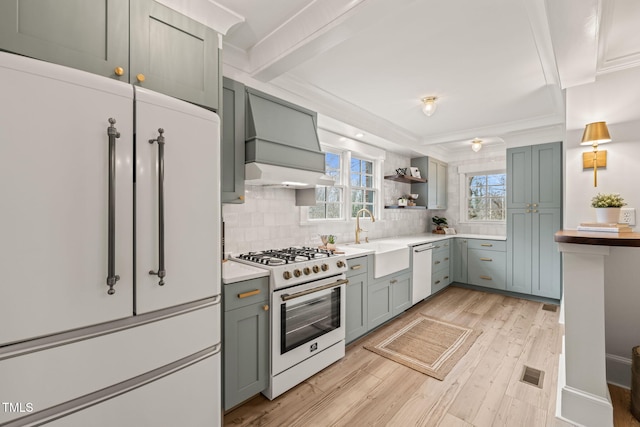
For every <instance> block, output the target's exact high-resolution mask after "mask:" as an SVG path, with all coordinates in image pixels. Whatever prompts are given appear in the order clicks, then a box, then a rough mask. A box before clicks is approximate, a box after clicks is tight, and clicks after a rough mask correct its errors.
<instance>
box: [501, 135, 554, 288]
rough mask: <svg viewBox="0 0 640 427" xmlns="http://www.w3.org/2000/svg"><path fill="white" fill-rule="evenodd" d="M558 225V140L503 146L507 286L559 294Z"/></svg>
mask: <svg viewBox="0 0 640 427" xmlns="http://www.w3.org/2000/svg"><path fill="white" fill-rule="evenodd" d="M561 224H562V143H560V142H554V143H549V144H540V145H533V146H527V147H518V148H510V149H508V150H507V245H508V247H507V286H506V289H507V290H509V291H512V292H519V293H524V294H530V295H537V296H541V297H547V298H554V299H559V298H560V293H561V257H560V253H559V252H558V249H557V247H556V244H555V242H554V240H553V235H554V234H555V232H556V231H558V230H560V228H561Z"/></svg>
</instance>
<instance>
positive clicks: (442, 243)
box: [433, 239, 451, 254]
mask: <svg viewBox="0 0 640 427" xmlns="http://www.w3.org/2000/svg"><path fill="white" fill-rule="evenodd" d="M450 247H451V240H449V239H447V240H439V241H437V242H433V253H434V254H436V253H439V252H449V248H450Z"/></svg>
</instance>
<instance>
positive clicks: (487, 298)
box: [224, 286, 622, 427]
mask: <svg viewBox="0 0 640 427" xmlns="http://www.w3.org/2000/svg"><path fill="white" fill-rule="evenodd" d="M418 313H423V314H425V315H427V316H430V317H434V318H437V319H442V320H445V321H449V322H452V323H456V324H460V325H464V326H469V327H473V328H476V329H480V330H482V332H483V333H482V335H480V337H479V338H478V339H477V340H476V342H475V343H474V345H473V346H472V347H471V348H470V350H469V351H468V353H467V354H466V355H465V356H464V357H463V358H462V359H461V360H460V361H459V362H458V364H457V365H456V366H455V367H454V368H453V370H452V371H451V372H450V373H449V374H448V376H447V377H446V378H445V380H444V381H438V380H436V379H434V378H431V377H429V376H426V375H424V374H422V373H419V372H416V371H414V370H412V369H410V368H407V367H405V366H403V365H400V364H398V363H396V362H393V361H391V360H388V359H386V358H384V357H382V356H379V355H377V354H374V353H372V352H370V351H368V350H365V349H364V348H363V344H364V343H365V342H367V341H368V340H375V339H376V337H377V336H379V335H380V334H386V333H387V331H389V330H394V328H397V324H398V322H397V321H392V322H390V323H388V324H386V325H384V326H383V327H381V328H380V329H378V330H377V331H375V332H373V333H371V334H369V335H368V336H366V337H364V338H361V339H360V340H358V341H356V342H354V343H352V344H350V345H349V346H348V347H347V354H346V356H345V357H344V358H343V359H341V360H340V361H338V362H336V363H335V364H333V365H331V366H330V367H328V368H326V369H325V370H323V371H322V372H320V373H318V374H316V375H314V376H313V377H311V378H309V379H308V380H306V381H304V382H303V383H301V384H299V385H298V386H296V387H295V388H293V389H291V390H289V391H288V392H287V393H285V394H283V395H282V396H280V397H278V398H277V399H275V400H273V401H269V400H268V399H266V398H265V397H263V396H262V395H260V396H257V397H255V398H253V399H252V400H250V401H248V402H246V403H245V404H243V405H241V406H239V407H237V408H235V409H234V410H232V411H230V412H228V413H227V414H226V415H225V417H224V424H225V425H226V426H238V425H241V426H305V427H307V426H334V425H335V426H368V425H377V426H403V427H404V426H443V427H458V426H460V427H469V426H509V427H511V426H532V427H539V426H554V427H565V426H569V424H567V423H564V422H561V421H558V420H556V419H555V417H554V414H555V397H556V381H557V375H558V372H557V367H558V356H559V352H560V348H561V336H562V330H561V326H560V325H559V324H558V315H559V313H558V312H550V311H545V310H542V304H541V303H537V302H532V301H527V300H522V299H517V298H511V297H506V296H502V295H497V294H491V293H485V292H478V291H473V290H468V289H462V288H459V287H455V286H451V287H449V288H447V289H446V290H445V291H443V292H441V293H440V294H438V295H436V296H435V297H433V298H432V299H430V300H429V301H425V302H422V303H420V304H417V305H416V306H414V307H413V308H411V309H410V310H408V311H407V312H405V313H404V314H402V315H401V316H400V318H402V319H407V317H414V316H416V315H417V314H418ZM524 365H527V366H530V367H533V368H536V369H540V370H542V371H544V383H543V387H542V388H537V387H534V386H532V385H529V384H525V383H522V382H521V381H520V377H521V374H522V370H523V366H524ZM617 425H618V424H617ZM621 425H622V424H621Z"/></svg>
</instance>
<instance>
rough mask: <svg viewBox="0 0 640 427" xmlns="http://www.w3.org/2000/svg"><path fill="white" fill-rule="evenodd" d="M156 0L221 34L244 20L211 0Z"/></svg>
mask: <svg viewBox="0 0 640 427" xmlns="http://www.w3.org/2000/svg"><path fill="white" fill-rule="evenodd" d="M158 2H159V3H161V4H163V5H165V6H167V7H170V8H171V9H173V10H175V11H177V12H180V13H181V14H183V15H185V16H187V17H189V18H191V19H193V20H194V21H197V22H200V23H201V24H204V25H206V26H207V27H210V28H213V29H214V30H216V31H217V32H218V33H221V34H223V35H225V34H227V32H228V31H229V29H230V28H231V27H233V26H234V25H236V24H239V23H241V22H244V21H245V19H244V16H240V15H238V14H237V13H235V12H234V11H232V10H229V9H227V8H226V7H224V6H222V5H219V4H218V3H216V2H215V1H213V0H158Z"/></svg>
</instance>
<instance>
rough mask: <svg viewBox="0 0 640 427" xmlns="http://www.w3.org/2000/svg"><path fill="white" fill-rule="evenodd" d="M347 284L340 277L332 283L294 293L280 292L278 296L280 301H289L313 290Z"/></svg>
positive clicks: (347, 281)
mask: <svg viewBox="0 0 640 427" xmlns="http://www.w3.org/2000/svg"><path fill="white" fill-rule="evenodd" d="M347 284H349V280H348V279H340V280H336V281H335V282H333V283H329V284H328V285H324V286H319V287H317V288H313V289H307V290H306V291H300V292H296V293H295V294H282V295H280V298H281V299H282V301H289V300H290V299H294V298H300V297H303V296H305V295H309V294H312V293H314V292H319V291H324V290H325V289H331V288H335V287H337V286H340V285H347Z"/></svg>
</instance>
